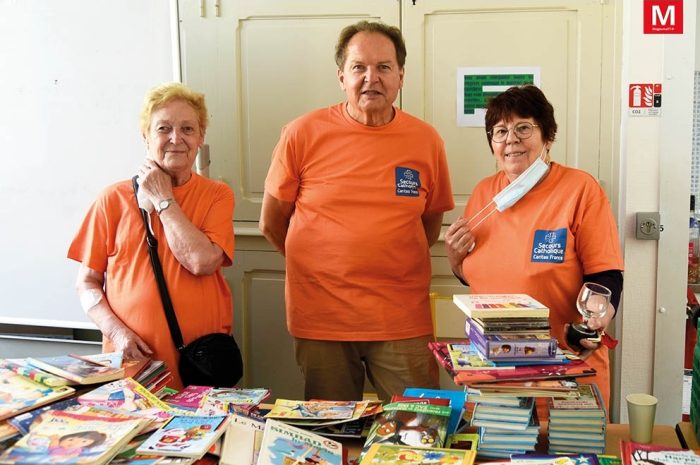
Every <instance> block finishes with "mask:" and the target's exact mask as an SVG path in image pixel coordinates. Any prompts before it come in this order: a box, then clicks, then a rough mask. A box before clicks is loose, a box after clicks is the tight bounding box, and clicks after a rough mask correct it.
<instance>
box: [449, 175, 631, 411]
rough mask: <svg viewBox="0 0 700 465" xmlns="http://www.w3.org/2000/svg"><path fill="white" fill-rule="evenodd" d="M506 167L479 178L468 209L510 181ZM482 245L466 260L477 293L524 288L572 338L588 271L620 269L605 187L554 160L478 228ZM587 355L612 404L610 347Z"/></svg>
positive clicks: (557, 333)
mask: <svg viewBox="0 0 700 465" xmlns="http://www.w3.org/2000/svg"><path fill="white" fill-rule="evenodd" d="M508 183H509V182H508V178H506V176H505V174H504V173H503V172H499V173H497V174H496V175H494V176H491V177H488V178H486V179H484V180H483V181H481V182H480V183H479V184H478V185H477V186H476V188H475V189H474V192H472V195H471V197H470V199H469V202H468V204H467V206H466V208H465V211H464V217H465V218H471V217H472V215H474V214H475V213H476V212H478V211H479V210H481V209H482V208H483V207H485V206H486V205H487V204H488V203H489V202H490V201H491V199H492V197H493V196H494V195H495V194H496V193H498V192H499V191H500V190H501V189H503V188H504V187H505V186H506V185H508ZM474 236H475V239H476V247H475V248H474V250H473V251H472V252H471V253H470V254H469V255H468V256H467V258H466V259H465V260H464V262H463V263H462V272H463V273H464V277H465V279H466V280H467V282H468V283H469V286H470V288H471V292H474V293H519V292H522V293H526V294H529V295H531V296H532V297H534V298H535V299H537V300H539V301H540V302H542V303H543V304H545V305H547V306H548V307H549V309H550V313H549V321H550V326H551V328H552V329H551V332H552V335H553V336H554V337H556V338H557V340H558V341H559V344H560V345H566V341H565V338H564V325H565V324H566V323H571V322H579V321H581V316H580V315H579V313H578V311H577V310H576V297H577V296H578V291H579V289H580V288H581V285H582V284H583V275H587V274H593V273H599V272H602V271H607V270H622V269H623V266H624V265H623V262H622V254H621V251H620V241H619V238H618V232H617V227H616V225H615V219H614V218H613V214H612V210H611V208H610V204H609V202H608V199H607V197H606V195H605V192H604V191H603V189H602V188H601V187H600V185H599V184H598V182H597V181H596V180H595V179H594V178H593V177H592V176H591V175H589V174H588V173H586V172H584V171H581V170H578V169H573V168H567V167H564V166H562V165H558V164H556V163H552V164H551V165H550V170H549V173H548V174H547V175H546V177H545V178H544V179H542V181H541V182H540V183H539V184H538V185H536V186H535V187H534V188H533V189H532V190H531V191H530V192H528V193H527V194H526V195H525V197H523V198H522V199H521V200H520V201H519V202H517V203H516V204H515V205H513V206H512V207H511V208H509V209H507V210H505V211H503V212H500V213H499V212H496V213H494V214H493V215H492V216H491V217H490V218H488V219H486V220H485V221H484V222H483V223H482V224H481V225H480V226H479V227H478V228H476V230H475V231H474ZM587 362H588V363H589V364H590V365H591V366H593V367H594V368H595V369H596V370H597V375H596V376H595V377H587V378H581V382H582V383H591V382H594V383H596V384H598V387H599V389H600V391H601V393H602V395H603V397H604V398H605V400H606V403H607V404H608V405H609V403H610V380H609V377H610V375H609V361H608V349H607V348H605V347H601V348H600V349H598V350H596V351H595V352H594V353H593V354H592V355H591V357H589V358H588V360H587Z"/></svg>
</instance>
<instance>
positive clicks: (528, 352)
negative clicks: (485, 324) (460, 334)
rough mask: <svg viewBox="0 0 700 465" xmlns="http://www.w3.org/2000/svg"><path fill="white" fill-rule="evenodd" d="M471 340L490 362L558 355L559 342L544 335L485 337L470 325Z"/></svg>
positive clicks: (497, 335)
mask: <svg viewBox="0 0 700 465" xmlns="http://www.w3.org/2000/svg"><path fill="white" fill-rule="evenodd" d="M469 339H470V340H471V342H472V343H473V344H474V346H475V347H476V348H477V349H478V350H479V352H481V354H482V355H483V356H484V358H486V359H488V360H508V359H511V360H522V359H527V358H539V359H542V358H552V359H553V358H555V356H556V355H557V340H556V339H554V338H552V337H549V336H544V335H532V336H523V335H518V336H505V335H499V334H490V335H484V334H482V333H481V332H480V331H479V329H478V327H477V326H476V325H470V326H469Z"/></svg>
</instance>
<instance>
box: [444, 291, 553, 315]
mask: <svg viewBox="0 0 700 465" xmlns="http://www.w3.org/2000/svg"><path fill="white" fill-rule="evenodd" d="M452 300H453V302H454V303H455V305H457V307H459V308H460V310H462V311H463V312H464V313H465V314H466V315H467V316H468V317H469V318H483V319H488V318H524V317H539V318H541V317H548V316H549V308H548V307H546V306H545V305H543V304H542V303H540V302H538V301H537V300H535V299H533V298H532V297H530V296H529V295H527V294H455V295H454V296H453V298H452Z"/></svg>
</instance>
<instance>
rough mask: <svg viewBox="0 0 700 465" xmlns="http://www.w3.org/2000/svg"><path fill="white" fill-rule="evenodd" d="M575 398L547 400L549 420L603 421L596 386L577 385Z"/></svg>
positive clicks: (600, 398)
mask: <svg viewBox="0 0 700 465" xmlns="http://www.w3.org/2000/svg"><path fill="white" fill-rule="evenodd" d="M577 392H578V393H579V396H578V397H576V398H561V397H552V398H549V399H547V404H548V407H549V418H550V419H552V420H556V419H558V418H570V417H574V418H602V419H605V407H604V404H603V399H602V397H601V395H600V391H599V390H598V386H597V385H596V384H579V385H578V389H577Z"/></svg>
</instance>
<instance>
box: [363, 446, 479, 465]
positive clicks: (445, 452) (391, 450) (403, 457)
mask: <svg viewBox="0 0 700 465" xmlns="http://www.w3.org/2000/svg"><path fill="white" fill-rule="evenodd" d="M475 458H476V452H475V451H474V450H470V449H442V448H433V449H424V448H420V447H408V446H398V445H393V444H374V445H372V447H370V448H369V450H368V451H367V453H366V454H365V455H364V456H363V457H362V460H361V461H360V465H389V464H391V465H471V464H473V463H474V459H475Z"/></svg>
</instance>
